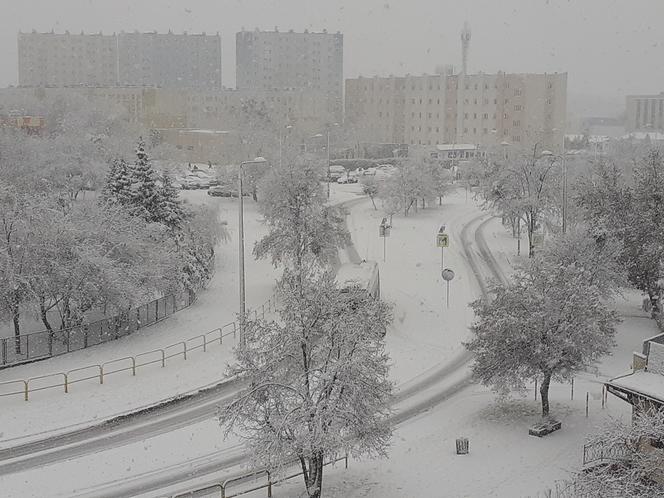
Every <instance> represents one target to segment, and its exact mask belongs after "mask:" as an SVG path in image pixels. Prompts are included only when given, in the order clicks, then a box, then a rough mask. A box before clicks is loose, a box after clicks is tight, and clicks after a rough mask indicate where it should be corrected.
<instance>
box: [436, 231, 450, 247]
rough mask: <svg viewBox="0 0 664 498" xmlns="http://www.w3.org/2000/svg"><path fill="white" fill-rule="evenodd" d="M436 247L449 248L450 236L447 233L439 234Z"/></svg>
mask: <svg viewBox="0 0 664 498" xmlns="http://www.w3.org/2000/svg"><path fill="white" fill-rule="evenodd" d="M436 246H437V247H449V246H450V236H449V235H448V234H446V233H440V232H438V235H437V236H436Z"/></svg>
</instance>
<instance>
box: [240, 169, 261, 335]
mask: <svg viewBox="0 0 664 498" xmlns="http://www.w3.org/2000/svg"><path fill="white" fill-rule="evenodd" d="M265 162H267V161H266V160H265V158H264V157H257V158H256V159H254V160H253V161H242V162H241V163H240V167H239V170H238V198H239V199H240V208H239V210H238V227H239V228H238V239H239V241H240V242H239V243H240V256H239V270H240V344H242V345H244V343H245V337H244V315H245V281H244V194H243V192H242V180H243V178H242V172H243V169H242V168H243V167H244V165H245V164H262V163H265Z"/></svg>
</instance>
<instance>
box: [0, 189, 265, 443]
mask: <svg viewBox="0 0 664 498" xmlns="http://www.w3.org/2000/svg"><path fill="white" fill-rule="evenodd" d="M183 196H184V197H185V198H186V199H188V200H191V201H192V202H211V203H215V204H218V205H219V217H220V220H221V221H226V222H227V223H228V230H229V232H230V236H231V239H230V240H229V241H228V242H225V243H221V244H220V245H219V246H218V248H217V272H216V274H215V276H214V278H213V279H212V281H211V282H210V285H209V287H208V288H207V289H206V290H205V291H203V292H201V293H200V295H199V297H198V300H197V301H196V303H194V304H193V305H192V306H191V307H189V308H187V309H185V310H182V311H180V312H178V313H175V314H174V315H172V316H171V317H170V318H168V319H167V320H164V321H162V322H160V323H158V324H155V325H153V326H151V327H147V328H145V329H142V330H139V331H137V332H136V333H135V334H132V335H130V336H127V337H124V338H121V339H119V340H117V341H113V342H109V343H106V344H102V345H99V346H95V347H92V348H89V349H85V350H81V351H76V352H73V353H70V354H68V355H64V356H60V357H56V358H51V359H48V360H45V361H41V362H37V363H33V364H28V365H23V366H18V367H13V368H10V369H6V370H3V371H0V382H6V381H9V380H13V379H27V378H34V377H37V376H41V375H48V374H53V373H55V372H67V371H71V370H73V369H76V368H80V367H85V366H89V365H100V364H102V363H104V362H107V361H110V360H113V359H117V358H123V357H126V356H135V355H137V354H138V353H141V352H146V351H152V350H155V349H156V348H163V347H165V346H168V345H171V344H174V343H178V342H179V341H183V340H185V339H188V338H191V337H194V336H198V335H200V334H204V333H206V332H208V331H211V330H213V329H215V328H217V327H221V326H223V325H225V324H228V323H231V322H233V321H234V320H235V316H236V313H237V311H238V309H239V304H238V302H239V301H238V285H239V284H238V272H237V258H238V239H237V222H238V216H237V199H221V198H218V197H209V196H207V195H206V194H205V191H189V192H183ZM244 223H245V238H246V240H245V254H246V257H245V262H246V277H247V282H246V285H247V305H248V307H249V308H251V307H252V306H258V307H259V308H260V306H261V305H262V303H264V302H265V301H266V300H268V299H269V298H270V297H271V295H272V294H273V292H274V284H275V281H276V279H277V277H278V274H277V271H276V270H275V269H274V268H273V267H272V266H271V264H269V262H267V261H255V260H254V258H253V257H252V256H251V250H252V248H253V245H254V242H255V241H256V240H257V239H258V238H259V237H260V236H262V234H263V233H264V227H263V225H262V223H261V216H260V215H259V214H258V213H257V210H256V204H254V202H253V201H247V202H246V203H245V218H244ZM226 330H227V331H230V330H232V329H231V328H227V329H226ZM198 343H200V341H198V342H195V341H194V342H192V343H191V344H198ZM233 344H234V342H233V338H232V336H231V337H229V338H227V339H224V344H223V345H221V346H220V345H219V344H218V342H217V343H216V344H211V345H210V346H209V347H208V350H207V352H203V351H202V350H201V349H198V350H196V351H193V352H190V353H189V354H188V356H187V360H186V361H185V360H184V359H183V358H182V357H176V358H172V359H169V360H167V363H166V367H165V368H161V366H160V364H154V365H151V366H147V367H140V368H139V369H138V370H137V373H136V376H135V377H132V376H131V373H130V372H128V371H127V372H120V373H116V374H112V375H108V376H107V377H106V378H105V379H104V385H103V386H102V385H99V381H98V380H95V379H91V380H88V381H85V382H81V383H77V384H73V385H72V386H71V387H70V390H69V393H68V394H64V392H63V390H62V388H59V389H48V390H44V391H38V392H34V393H30V401H29V402H25V401H23V397H22V396H21V395H14V396H8V397H0V407H1V408H0V427H2V429H0V430H1V431H2V434H1V435H0V438H1V441H0V446H2V447H7V446H14V445H16V444H19V443H21V442H26V441H27V439H28V438H34V437H44V436H45V435H46V434H45V433H47V432H49V431H54V430H58V431H62V430H71V429H72V428H74V427H76V426H81V425H90V423H95V422H100V421H101V420H104V419H108V418H111V417H113V416H116V415H119V414H122V413H125V412H129V411H133V410H135V409H138V408H141V407H144V406H148V405H151V404H153V403H156V402H159V401H162V400H165V399H168V398H170V397H173V396H177V395H181V394H184V393H187V392H190V391H196V390H198V389H199V388H200V387H204V386H207V385H209V384H213V383H216V382H218V381H220V380H221V379H223V378H224V377H225V369H226V364H227V362H228V361H229V360H230V359H231V358H232V348H233ZM178 350H181V347H174V348H171V349H170V351H171V352H175V351H178ZM156 358H157V355H156V354H155V355H151V356H150V357H149V359H150V360H152V359H156ZM128 365H129V361H124V362H120V363H118V364H116V365H113V366H111V367H109V369H116V368H121V367H126V366H128ZM97 371H98V369H97V368H96V367H95V368H91V369H89V370H85V371H82V372H77V373H75V374H72V375H71V379H76V378H82V377H85V376H91V375H94V374H95V372H97ZM39 382H41V384H39ZM61 382H62V377H61V376H55V377H49V378H47V379H43V380H41V381H39V380H38V381H35V382H34V383H31V386H32V385H35V386H39V385H51V384H54V383H61ZM17 388H18V389H17ZM20 388H21V387H20V385H18V384H15V385H8V386H0V393H4V392H9V391H15V390H20ZM45 414H48V415H47V416H45Z"/></svg>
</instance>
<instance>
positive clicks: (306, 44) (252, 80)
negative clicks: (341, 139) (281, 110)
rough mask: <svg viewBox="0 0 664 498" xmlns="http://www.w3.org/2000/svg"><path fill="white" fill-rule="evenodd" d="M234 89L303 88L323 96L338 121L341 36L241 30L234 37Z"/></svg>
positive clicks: (341, 89)
mask: <svg viewBox="0 0 664 498" xmlns="http://www.w3.org/2000/svg"><path fill="white" fill-rule="evenodd" d="M236 66H237V88H238V90H265V91H273V90H285V89H307V90H312V91H320V92H322V93H323V94H325V95H326V96H327V99H326V100H327V104H326V105H327V107H328V110H329V111H330V112H331V113H332V114H334V115H335V120H336V121H339V122H341V118H342V110H343V103H342V96H343V35H342V34H341V33H334V34H333V33H328V32H327V31H323V32H322V33H313V32H311V33H310V32H308V31H305V32H304V33H295V32H294V31H292V30H291V31H288V32H280V31H278V30H276V29H275V31H260V30H255V31H241V32H239V33H237V35H236Z"/></svg>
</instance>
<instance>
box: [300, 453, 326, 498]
mask: <svg viewBox="0 0 664 498" xmlns="http://www.w3.org/2000/svg"><path fill="white" fill-rule="evenodd" d="M304 482H305V485H306V488H307V495H308V496H309V498H320V497H321V493H322V491H323V454H322V453H321V452H317V453H315V454H314V456H312V457H311V458H309V471H308V472H307V473H306V474H305V480H304Z"/></svg>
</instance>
